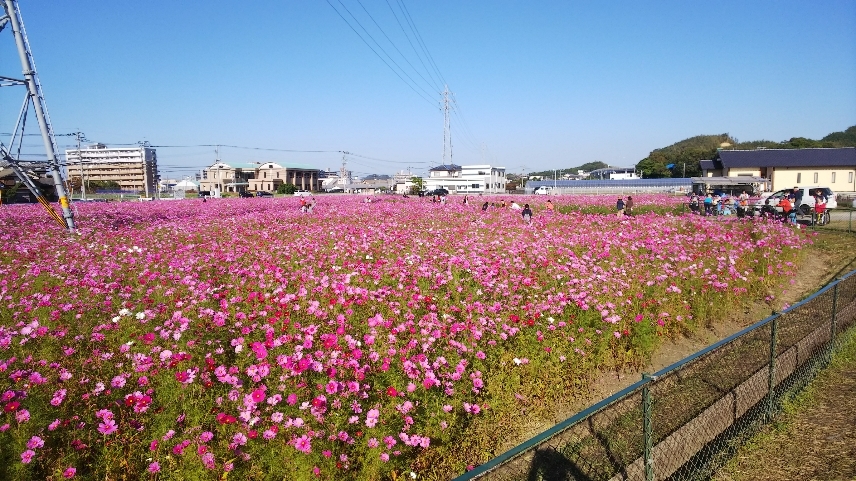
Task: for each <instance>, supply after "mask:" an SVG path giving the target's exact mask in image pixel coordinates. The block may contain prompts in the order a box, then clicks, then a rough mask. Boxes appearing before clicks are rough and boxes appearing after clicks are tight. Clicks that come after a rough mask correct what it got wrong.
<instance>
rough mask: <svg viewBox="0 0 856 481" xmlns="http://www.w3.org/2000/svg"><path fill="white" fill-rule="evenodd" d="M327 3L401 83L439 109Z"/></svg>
mask: <svg viewBox="0 0 856 481" xmlns="http://www.w3.org/2000/svg"><path fill="white" fill-rule="evenodd" d="M326 1H327V5H330V8H332V9H333V10H335V11H336V15H338V16H339V17H340V18H341V19H342V20H343V21H344V22H345V23H347V24H348V27H350V29H351V30H353V31H354V33H356V34H357V36H358V37H360V40H362V41H363V43H365V44H366V46H367V47H368V48H369V49H371V51H372V52H374V54H375V55H377V57H378V58H379V59H380V60H381V61H382V62H383V63H384V64H385V65H386V66H387V67H389V69H390V70H392V72H393V73H394V74H395V75H396V76H397V77H398V78H399V79H401V81H402V82H404V83H406V84H407V86H408V87H410V89H411V90H413V91H414V92H415V93H416V95H418V96H420V97H422V99H423V100H425V101H426V102H428V103H429V104H431V106H432V107H437V106H436V105H434V104H433V103H432V102H431V101H430V100H429V99H428V98H426V97H425V96H424V95H422V94H421V93H419V91H418V90H416V88H414V87H413V85H411V84H410V83H409V82H407V81H406V80H404V77H402V76H401V74H399V73H398V71H396V70H395V69H394V68H392V66H391V65H390V64H389V62H387V61H386V60H385V59H384V58H383V57H381V55H380V54H379V53H377V50H375V49H374V48H373V47H372V46H371V44H370V43H368V42H367V41H366V39H365V38H363V36H362V35H360V32H358V31H357V29H355V28H354V27H353V25H351V23H350V22H348V20H347V19H346V18H345V17H344V15H342V14H341V13H340V12H339V10H338V9H337V8H336V7H335V6H333V4H332V3H330V0H326ZM339 3H341V1H340V2H339ZM342 6H343V7H344V5H342ZM345 10H346V11H347V10H348V9H347V8H345ZM348 13H349V14H350V11H348ZM351 16H352V17H353V15H351ZM361 27H362V25H361ZM364 30H365V29H364ZM367 33H368V32H367ZM372 40H374V39H372ZM375 43H377V42H375ZM384 53H386V52H384ZM387 56H388V54H387ZM393 63H394V62H393ZM396 65H397V64H396ZM399 68H401V67H399ZM405 75H406V74H405Z"/></svg>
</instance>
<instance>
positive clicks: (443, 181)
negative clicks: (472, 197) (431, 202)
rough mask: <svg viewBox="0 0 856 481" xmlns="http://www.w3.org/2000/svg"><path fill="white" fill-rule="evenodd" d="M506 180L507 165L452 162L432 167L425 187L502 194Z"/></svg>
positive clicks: (450, 190) (469, 192)
mask: <svg viewBox="0 0 856 481" xmlns="http://www.w3.org/2000/svg"><path fill="white" fill-rule="evenodd" d="M505 181H506V179H505V167H493V166H491V165H487V164H484V165H464V166H461V165H455V164H450V165H440V166H438V167H434V168H432V169H431V170H430V171H429V174H428V178H427V179H425V188H426V189H427V190H434V189H440V188H442V189H446V190H448V191H449V193H450V194H455V193H457V194H500V193H505Z"/></svg>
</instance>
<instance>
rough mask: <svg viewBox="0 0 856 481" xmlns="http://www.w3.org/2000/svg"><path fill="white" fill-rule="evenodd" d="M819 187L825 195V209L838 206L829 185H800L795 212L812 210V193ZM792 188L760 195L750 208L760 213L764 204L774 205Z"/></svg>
mask: <svg viewBox="0 0 856 481" xmlns="http://www.w3.org/2000/svg"><path fill="white" fill-rule="evenodd" d="M818 189H820V190H822V191H823V195H825V196H826V199H827V200H826V208H827V209H835V208H836V207H838V199H837V195H836V194H835V192H833V191H832V189H830V188H829V187H823V186H820V187H818V186H814V187H800V188H799V191H800V192H801V194H802V198H800V203H799V205H798V206H795V207H796V209H797V212H798V213H800V214H802V215H809V214H810V213H811V212H812V211H813V210H814V193H815V192H817V190H818ZM793 190H794V189H784V190H780V191H777V192H774V193H772V194H771V195H769V196H767V197H762V198H761V199H760V200H758V201H756V202H755V204H754V205H753V206H752V208H753V209H754V210H755V213H756V214H760V213H761V210H762V209H763V208H764V206H765V205H770V206H772V207H775V206H776V204H778V203H779V201H780V200H781V199H782V197H786V196H787V195H788V194H790V193H791V192H793ZM776 210H777V211H780V210H781V209H780V208H776Z"/></svg>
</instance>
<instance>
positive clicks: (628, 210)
mask: <svg viewBox="0 0 856 481" xmlns="http://www.w3.org/2000/svg"><path fill="white" fill-rule="evenodd" d="M624 215H633V197H631V196H629V195H628V196H627V202H625V203H624Z"/></svg>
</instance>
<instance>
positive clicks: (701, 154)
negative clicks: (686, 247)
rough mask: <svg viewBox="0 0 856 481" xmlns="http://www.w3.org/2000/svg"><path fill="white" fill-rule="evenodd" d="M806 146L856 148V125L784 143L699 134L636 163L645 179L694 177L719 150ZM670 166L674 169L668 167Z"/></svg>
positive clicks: (659, 150) (654, 152)
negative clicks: (815, 136)
mask: <svg viewBox="0 0 856 481" xmlns="http://www.w3.org/2000/svg"><path fill="white" fill-rule="evenodd" d="M758 147H766V148H768V149H804V148H811V147H856V126H853V127H850V128H848V129H847V130H845V131H843V132H833V133H831V134H829V135H827V136H826V137H824V138H822V139H820V140H812V139H808V138H805V137H794V138H792V139H790V140H786V141H784V142H774V141H772V140H751V141H748V142H739V141H738V140H737V139H735V138H733V137H731V136H730V135H728V134H720V135H697V136H695V137H690V138H688V139H685V140H682V141H680V142H676V143H674V144H672V145H669V146H668V147H663V148H660V149H654V150H653V151H651V153H650V154H648V157H646V158H644V159H642V160H641V161H639V163H638V164H636V170H638V171H640V172H641V173H642V176H643V177H644V178H662V177H695V176H699V175H701V164H700V163H699V161H700V160H706V159H712V158H713V157H714V156H715V155H716V149H718V148H728V149H732V148H733V149H745V150H749V149H757V148H758ZM669 166H671V168H669Z"/></svg>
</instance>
